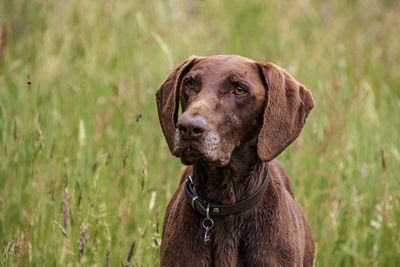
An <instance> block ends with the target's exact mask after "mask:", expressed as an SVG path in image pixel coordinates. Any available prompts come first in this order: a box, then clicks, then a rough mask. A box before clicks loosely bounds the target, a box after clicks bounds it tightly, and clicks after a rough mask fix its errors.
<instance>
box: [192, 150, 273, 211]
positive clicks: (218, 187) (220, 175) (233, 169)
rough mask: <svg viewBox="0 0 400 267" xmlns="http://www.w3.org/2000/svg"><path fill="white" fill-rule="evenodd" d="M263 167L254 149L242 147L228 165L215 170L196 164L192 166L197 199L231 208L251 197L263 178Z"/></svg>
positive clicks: (207, 164)
mask: <svg viewBox="0 0 400 267" xmlns="http://www.w3.org/2000/svg"><path fill="white" fill-rule="evenodd" d="M265 167H266V163H265V162H261V161H260V160H259V158H258V156H257V147H256V145H255V144H254V143H253V144H244V145H242V146H240V147H238V148H236V149H235V150H234V151H233V153H232V156H231V160H230V163H229V165H227V166H226V167H217V166H215V164H213V163H209V162H202V161H199V162H198V163H196V164H195V165H194V166H193V175H194V183H195V187H196V190H197V192H198V193H199V195H200V196H201V197H202V198H203V199H205V200H207V201H210V202H214V203H219V204H233V203H236V202H238V201H240V200H243V199H245V198H247V197H248V196H250V195H251V194H253V193H254V192H255V191H256V190H257V189H258V188H259V187H260V185H261V183H262V181H263V179H264V176H265V174H266V168H265Z"/></svg>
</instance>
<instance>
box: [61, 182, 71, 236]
mask: <svg viewBox="0 0 400 267" xmlns="http://www.w3.org/2000/svg"><path fill="white" fill-rule="evenodd" d="M69 201H70V197H69V192H68V188H65V193H64V205H63V213H64V229H65V230H67V228H68V219H69V217H70V216H71V209H70V206H69Z"/></svg>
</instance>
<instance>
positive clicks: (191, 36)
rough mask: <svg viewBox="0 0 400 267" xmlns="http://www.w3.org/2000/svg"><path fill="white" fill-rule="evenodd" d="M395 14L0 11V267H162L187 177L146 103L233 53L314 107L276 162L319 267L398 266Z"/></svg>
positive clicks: (266, 7) (232, 9) (289, 5)
mask: <svg viewBox="0 0 400 267" xmlns="http://www.w3.org/2000/svg"><path fill="white" fill-rule="evenodd" d="M399 12H400V6H399V3H398V2H397V1H388V0H387V1H345V0H339V1H317V0H315V1H289V2H286V1H261V0H259V1H256V0H254V1H228V0H225V1H212V0H203V1H195V0H191V1H189V0H188V1H178V0H174V1H172V0H171V1H166V0H163V1H161V0H155V1H144V0H142V1H140V0H136V1H134V0H130V1H128V0H122V1H111V0H107V1H106V0H99V1H89V0H81V1H78V0H69V1H22V0H4V1H1V2H0V26H2V31H1V32H2V37H1V42H0V248H1V263H2V265H3V266H76V265H79V261H80V262H81V265H83V266H107V265H109V266H119V265H126V264H127V261H128V254H132V253H133V254H132V257H131V258H130V264H131V265H132V264H134V265H135V266H141V265H143V266H153V265H158V264H159V248H160V247H159V246H160V241H161V240H160V237H161V229H162V220H163V216H164V211H165V207H166V205H167V203H168V200H169V199H170V197H171V195H172V193H173V192H174V189H175V188H176V186H177V183H178V180H179V173H180V172H181V171H182V169H183V167H182V165H181V164H180V162H179V160H178V159H176V158H173V157H172V156H171V155H170V154H169V150H168V147H167V145H166V143H165V141H164V138H163V136H162V132H161V129H160V127H159V125H158V118H157V111H156V106H155V96H154V94H155V91H156V89H157V88H158V86H159V84H160V83H161V82H162V80H163V79H164V78H166V77H167V75H168V74H169V73H170V71H171V70H172V68H173V67H174V66H176V65H177V64H179V63H180V62H181V61H183V60H184V59H186V58H187V57H189V56H190V55H192V54H197V55H212V54H240V55H243V56H247V57H250V58H253V59H255V60H258V61H262V62H265V61H267V60H270V61H273V62H275V63H276V64H278V65H280V66H281V67H283V68H285V69H287V70H288V71H289V72H290V73H291V74H292V75H293V76H294V77H296V79H297V80H299V81H300V82H302V83H303V84H305V85H306V86H307V88H308V89H310V90H311V91H312V93H313V96H314V99H315V101H316V103H317V107H316V108H315V109H314V110H313V111H312V113H311V114H310V117H309V119H308V123H307V124H306V127H305V129H304V131H303V132H302V134H301V136H300V137H299V139H298V140H297V141H296V142H295V143H294V144H293V145H291V146H290V148H289V149H287V150H286V151H285V152H284V153H283V154H282V155H280V156H279V159H280V161H281V162H282V163H283V165H284V166H285V168H286V170H287V171H288V173H289V175H290V177H291V180H292V183H293V186H294V191H295V194H296V196H297V199H298V200H299V202H300V203H301V205H302V206H303V208H304V210H305V213H306V214H307V216H308V218H309V221H310V224H311V227H312V229H313V232H314V236H315V240H316V243H317V246H318V252H317V262H318V265H319V266H400V253H399V251H400V229H399V228H400V227H399V226H400V213H399V210H400V193H399V192H400V182H399V181H400V180H399V177H400V167H399V166H400V131H399V129H400V117H399V114H400V53H399V51H400V35H399V34H398V33H399V32H398V30H399V28H400V16H398V14H399ZM28 81H30V82H31V85H28V84H27V83H28ZM139 114H141V119H139V117H140V116H139ZM66 190H67V191H68V193H66ZM68 214H69V215H70V216H68ZM85 228H87V233H86V234H83V232H85V231H84V229H85ZM81 232H82V234H81ZM78 242H80V244H78ZM133 243H134V246H133ZM83 247H84V249H82V248H83ZM131 248H133V251H131V253H130V249H131ZM79 250H81V252H79Z"/></svg>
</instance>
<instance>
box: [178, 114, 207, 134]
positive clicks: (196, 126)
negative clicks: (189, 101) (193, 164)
mask: <svg viewBox="0 0 400 267" xmlns="http://www.w3.org/2000/svg"><path fill="white" fill-rule="evenodd" d="M176 126H177V127H178V129H179V133H180V134H181V137H182V138H184V139H199V138H200V137H201V136H202V135H203V133H204V132H205V131H206V128H207V122H206V120H205V119H204V118H202V117H200V116H190V115H184V116H182V118H181V119H180V120H179V121H178V123H177V124H176Z"/></svg>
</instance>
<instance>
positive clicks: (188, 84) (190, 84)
mask: <svg viewBox="0 0 400 267" xmlns="http://www.w3.org/2000/svg"><path fill="white" fill-rule="evenodd" d="M194 85H195V82H194V79H192V78H190V79H188V80H187V81H186V82H185V86H186V87H187V88H189V89H194Z"/></svg>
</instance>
